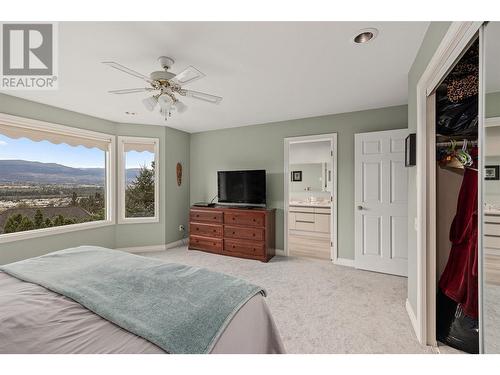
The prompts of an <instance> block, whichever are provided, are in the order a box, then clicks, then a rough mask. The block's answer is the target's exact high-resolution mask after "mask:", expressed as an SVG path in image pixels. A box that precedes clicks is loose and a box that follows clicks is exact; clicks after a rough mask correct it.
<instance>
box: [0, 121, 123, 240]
mask: <svg viewBox="0 0 500 375" xmlns="http://www.w3.org/2000/svg"><path fill="white" fill-rule="evenodd" d="M0 123H2V124H5V125H12V126H14V127H24V128H29V129H33V130H40V131H47V132H53V133H64V134H70V135H72V136H75V137H78V138H87V139H95V140H99V141H104V142H107V143H109V147H108V150H107V151H104V153H105V162H104V168H105V179H104V192H105V195H106V196H105V202H106V204H105V207H106V219H104V220H97V221H90V222H86V223H78V224H69V225H61V226H59V227H52V228H43V229H33V230H29V231H23V232H15V233H3V234H0V244H3V243H8V242H13V241H21V240H27V239H33V238H38V237H45V236H51V235H56V234H64V233H69V232H74V231H80V230H88V229H95V228H102V227H106V226H109V225H114V224H115V223H116V218H115V207H116V197H115V181H116V168H115V150H116V139H115V136H114V135H113V134H108V133H101V132H95V131H92V130H86V129H81V128H76V127H72V126H67V125H61V124H56V123H51V122H45V121H40V120H33V119H29V118H24V117H19V116H13V115H9V114H6V113H0ZM33 142H34V141H33ZM49 142H50V141H49Z"/></svg>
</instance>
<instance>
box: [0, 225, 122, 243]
mask: <svg viewBox="0 0 500 375" xmlns="http://www.w3.org/2000/svg"><path fill="white" fill-rule="evenodd" d="M114 224H115V223H114V222H113V221H111V220H101V221H93V222H89V223H80V224H70V225H61V226H60V227H54V228H45V229H35V230H30V231H26V232H15V233H8V234H0V244H2V243H8V242H13V241H22V240H28V239H33V238H39V237H46V236H53V235H57V234H64V233H68V232H75V231H80V230H88V229H96V228H102V227H107V226H110V225H114Z"/></svg>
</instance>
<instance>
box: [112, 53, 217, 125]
mask: <svg viewBox="0 0 500 375" xmlns="http://www.w3.org/2000/svg"><path fill="white" fill-rule="evenodd" d="M158 62H159V63H160V65H161V67H162V69H163V70H159V71H155V72H152V73H151V74H150V75H149V77H148V76H145V75H144V74H141V73H139V72H136V71H135V70H132V69H130V68H127V67H126V66H123V65H121V64H118V63H117V62H114V61H103V64H105V65H108V66H110V67H112V68H115V69H117V70H119V71H121V72H124V73H127V74H130V75H131V76H134V77H136V78H139V79H142V80H143V81H146V82H147V83H149V85H150V87H144V88H142V87H141V88H135V89H123V90H111V91H109V93H111V94H119V95H122V94H132V93H138V92H150V93H152V94H153V95H152V96H149V97H147V98H145V99H143V100H142V103H143V104H144V106H145V107H146V109H147V110H148V111H153V110H154V109H155V108H156V106H157V105H159V107H160V114H161V115H162V116H163V118H164V119H165V120H167V119H168V118H169V117H170V116H171V115H172V112H174V111H177V112H179V113H182V112H185V111H186V109H187V106H186V105H185V104H184V103H183V102H181V101H180V100H179V99H178V98H177V97H176V94H178V95H180V96H185V97H189V98H194V99H199V100H203V101H206V102H209V103H212V104H219V103H220V102H221V100H222V98H221V97H220V96H215V95H210V94H206V93H203V92H199V91H193V90H186V89H184V88H183V86H184V85H187V84H188V83H192V82H194V81H196V80H198V79H200V78H203V77H205V74H203V73H202V72H200V71H199V70H198V69H196V68H195V67H193V66H188V67H187V68H186V69H184V70H183V71H182V72H180V73H178V74H174V73H172V72H170V71H169V69H170V68H171V67H172V65H173V64H174V59H172V58H170V57H166V56H160V57H159V58H158Z"/></svg>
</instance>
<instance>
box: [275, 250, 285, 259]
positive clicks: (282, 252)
mask: <svg viewBox="0 0 500 375" xmlns="http://www.w3.org/2000/svg"><path fill="white" fill-rule="evenodd" d="M274 253H275V255H278V256H281V257H286V254H285V250H283V249H274Z"/></svg>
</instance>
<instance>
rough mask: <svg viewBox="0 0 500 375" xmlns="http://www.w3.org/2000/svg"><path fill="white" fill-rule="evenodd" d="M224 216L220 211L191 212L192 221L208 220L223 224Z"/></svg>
mask: <svg viewBox="0 0 500 375" xmlns="http://www.w3.org/2000/svg"><path fill="white" fill-rule="evenodd" d="M223 217H224V216H223V214H222V212H220V211H204V210H191V211H190V212H189V219H190V221H206V222H210V223H219V224H222V222H223V221H224V219H223Z"/></svg>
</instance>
